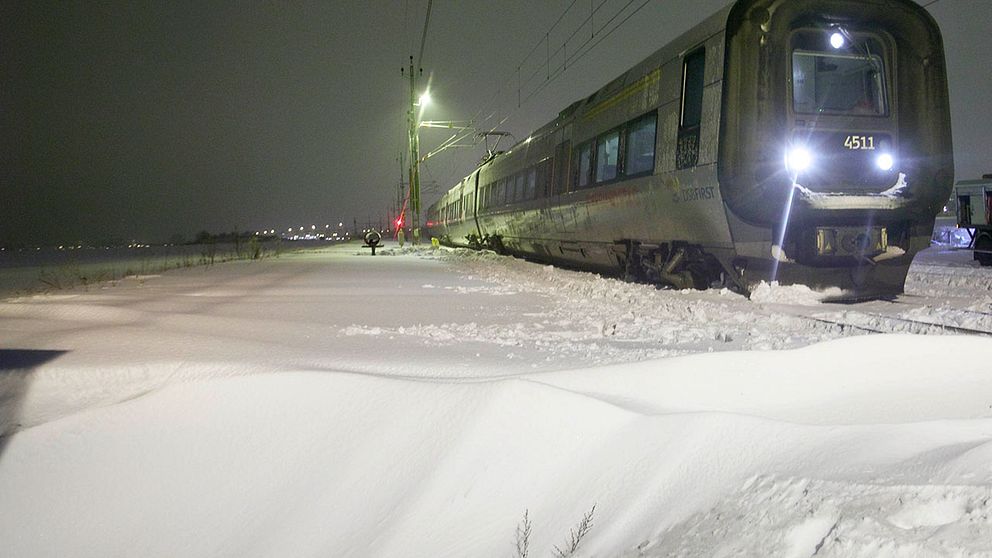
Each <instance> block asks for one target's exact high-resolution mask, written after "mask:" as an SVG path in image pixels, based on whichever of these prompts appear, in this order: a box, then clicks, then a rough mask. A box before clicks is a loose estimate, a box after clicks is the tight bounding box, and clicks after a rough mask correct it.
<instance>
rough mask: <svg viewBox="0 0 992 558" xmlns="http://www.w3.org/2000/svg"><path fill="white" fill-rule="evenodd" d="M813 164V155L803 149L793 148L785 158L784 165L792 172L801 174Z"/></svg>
mask: <svg viewBox="0 0 992 558" xmlns="http://www.w3.org/2000/svg"><path fill="white" fill-rule="evenodd" d="M812 164H813V155H811V154H810V152H809V150H808V149H806V148H805V147H794V148H792V149H791V150H789V153H788V155H786V156H785V165H786V166H787V167H788V168H789V170H790V171H792V172H802V171H804V170H806V169H808V168H809V167H810V165H812Z"/></svg>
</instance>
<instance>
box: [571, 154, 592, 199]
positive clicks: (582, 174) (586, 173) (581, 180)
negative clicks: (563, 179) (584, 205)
mask: <svg viewBox="0 0 992 558" xmlns="http://www.w3.org/2000/svg"><path fill="white" fill-rule="evenodd" d="M578 159H579V167H578V173H579V176H578V180H576V181H575V183H576V189H581V188H588V187H589V183H590V178H591V177H592V172H591V171H592V144H591V143H587V144H585V145H583V146H581V147H579V156H578Z"/></svg>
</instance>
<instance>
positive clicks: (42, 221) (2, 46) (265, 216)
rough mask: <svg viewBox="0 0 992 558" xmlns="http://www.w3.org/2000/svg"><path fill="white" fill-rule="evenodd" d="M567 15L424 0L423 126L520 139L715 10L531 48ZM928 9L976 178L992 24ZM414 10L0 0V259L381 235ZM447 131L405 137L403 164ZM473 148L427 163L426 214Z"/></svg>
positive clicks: (698, 6)
mask: <svg viewBox="0 0 992 558" xmlns="http://www.w3.org/2000/svg"><path fill="white" fill-rule="evenodd" d="M927 2H929V0H926V1H924V2H921V3H924V4H926V3H927ZM571 3H572V2H571V0H547V1H543V2H533V1H518V0H509V1H499V2H492V1H488V0H466V1H459V2H450V1H444V0H438V1H436V2H434V7H433V11H432V15H431V20H430V25H429V28H428V33H427V40H426V49H425V53H424V60H423V68H424V78H423V79H422V81H421V83H422V86H426V84H427V81H428V78H429V79H430V82H431V91H432V95H433V98H434V104H432V105H431V106H430V107H428V108H427V109H426V112H425V114H424V118H425V119H428V120H447V119H457V120H461V119H469V118H476V119H477V120H479V121H480V126H481V127H484V128H491V127H493V126H496V125H497V123H499V122H500V121H501V120H502V119H503V118H504V117H507V120H506V121H505V122H504V123H503V124H502V125H501V126H500V129H502V130H506V131H509V132H511V133H513V134H514V136H515V137H516V138H517V139H524V138H526V137H527V134H528V132H530V131H531V130H533V129H534V128H536V127H538V126H540V125H541V124H543V123H545V122H547V121H548V120H550V119H551V118H553V116H554V115H555V114H557V112H558V111H559V110H560V109H562V108H564V107H565V106H566V105H568V104H569V103H571V102H572V101H575V100H577V99H580V98H582V97H584V96H586V95H588V94H589V93H591V92H592V91H593V90H595V89H597V88H598V87H600V86H602V85H604V84H605V83H606V82H607V81H609V80H610V79H612V78H613V77H616V76H617V75H618V74H620V73H621V72H623V71H624V70H626V69H627V68H628V67H630V66H631V65H633V64H634V63H636V62H638V61H640V60H641V59H643V58H644V57H646V56H647V55H648V54H650V53H651V52H653V51H655V50H657V49H658V48H659V47H660V46H662V45H663V44H664V43H665V42H666V41H668V40H670V39H671V38H674V37H675V36H677V35H678V34H680V33H681V32H683V31H685V30H686V29H688V28H689V27H690V26H692V25H694V24H695V23H697V22H699V21H701V20H702V19H703V18H705V17H706V16H708V15H710V14H711V13H712V12H714V11H716V10H717V9H719V8H720V7H722V6H723V5H724V4H725V0H694V1H693V2H685V1H683V0H651V1H650V2H649V3H648V4H647V5H646V6H645V7H644V8H643V9H641V10H640V11H639V12H637V13H636V15H635V16H634V17H631V18H630V19H629V20H628V21H626V23H624V24H623V25H622V26H620V27H619V28H618V30H617V31H615V32H613V33H612V34H609V35H607V31H608V30H609V29H611V28H612V27H613V26H614V25H616V24H617V23H618V22H619V21H620V20H622V19H624V17H626V15H628V14H630V13H631V12H632V11H633V10H634V8H636V7H638V6H639V5H641V3H642V2H641V1H639V0H638V1H635V2H633V3H631V6H630V7H629V8H627V9H626V11H624V12H621V15H620V16H619V17H618V18H617V19H615V20H614V21H613V22H608V20H609V19H610V17H612V16H613V14H615V13H617V12H618V11H619V10H621V8H622V7H623V6H624V5H626V4H628V2H627V0H608V1H607V2H605V4H604V5H603V6H602V7H601V8H600V9H599V11H597V12H596V14H595V15H594V17H593V28H590V27H589V26H588V24H586V26H585V28H582V29H579V27H580V23H581V21H582V20H583V19H585V18H586V17H587V16H588V14H589V9H590V8H589V3H588V2H577V3H576V7H575V8H573V10H572V11H571V12H569V13H568V15H567V16H566V17H565V18H564V19H563V20H562V21H560V22H559V23H558V26H557V28H555V29H554V30H553V31H552V32H551V33H550V34H549V35H548V39H549V41H548V42H549V43H550V49H549V48H548V44H547V43H545V42H544V41H545V36H546V33H548V30H549V28H551V27H552V25H553V24H554V23H555V21H556V20H557V19H558V18H559V15H560V14H561V13H562V12H563V11H564V9H565V7H566V6H568V5H569V4H571ZM598 3H599V1H598V0H597V2H596V4H598ZM928 9H929V10H930V11H931V13H932V14H933V15H934V16H935V18H936V19H937V21H938V23H940V24H941V27H942V30H943V33H944V40H945V48H946V52H947V56H948V65H949V74H950V85H951V102H952V112H953V114H952V117H953V123H952V124H953V129H954V142H955V145H954V147H955V159H956V166H957V169H956V170H957V178H958V179H965V178H977V177H979V176H980V175H981V174H982V173H988V172H992V138H990V135H989V134H990V132H989V131H990V130H992V110H990V108H992V107H990V99H992V72H989V66H990V56H989V36H990V31H992V9H990V6H989V3H988V2H987V1H986V0H938V1H937V2H936V3H934V4H933V5H931V6H930V7H929V8H928ZM426 11H427V0H416V1H414V0H409V1H407V0H394V1H392V2H385V1H361V2H359V1H328V2H312V3H304V2H292V3H278V4H277V3H259V2H248V1H243V2H211V1H207V2H153V1H147V2H144V1H143V2H130V3H123V2H52V1H47V0H33V1H13V0H6V1H4V2H2V3H0V132H2V133H0V208H2V209H0V211H2V213H0V216H2V218H0V245H8V246H9V245H18V244H23V245H37V244H43V245H45V244H63V243H77V242H79V243H84V244H101V243H107V242H127V241H131V240H137V241H141V242H165V241H167V240H169V239H170V238H171V237H174V236H176V235H180V236H183V237H185V238H187V239H189V238H192V237H193V236H194V235H195V234H196V233H197V232H198V231H201V230H207V231H210V232H225V231H233V230H264V229H277V230H281V231H285V230H286V229H287V228H288V227H291V226H292V227H299V226H301V225H306V226H309V225H310V224H327V223H334V224H337V223H338V222H340V221H346V222H348V223H351V222H352V221H353V220H356V219H357V220H358V221H359V223H360V224H363V223H364V222H365V221H368V220H371V221H372V222H379V221H380V220H385V218H386V215H387V212H388V211H389V210H390V209H391V207H392V206H393V205H394V204H395V198H396V189H397V184H398V183H399V180H400V163H399V156H400V153H401V152H403V151H405V149H406V135H405V134H406V132H405V111H406V103H407V101H408V96H409V81H408V80H405V79H404V78H402V77H401V75H400V68H401V67H405V66H407V65H408V64H409V56H410V55H411V54H414V55H416V54H417V50H418V48H419V46H420V40H421V33H422V31H423V25H424V19H425V15H426ZM604 25H605V27H604ZM576 29H579V31H578V32H577V33H576V34H575V35H574V36H572V37H571V39H569V42H568V44H567V46H566V49H565V54H562V53H561V52H560V50H559V49H560V47H561V46H562V44H563V43H564V42H565V40H566V38H567V37H568V36H569V35H571V34H572V32H573V31H575V30H576ZM593 29H595V34H593ZM590 40H591V42H587V41H590ZM600 41H601V42H600ZM595 42H598V45H597V46H596V47H595V48H594V49H592V50H591V51H589V52H588V54H585V55H584V56H582V57H580V58H578V59H575V58H574V53H576V52H581V50H579V49H580V47H581V45H582V44H583V43H585V44H586V46H587V47H588V46H589V44H592V43H595ZM535 47H536V48H535ZM532 50H533V52H532V54H531V55H530V57H529V58H527V59H526V60H525V61H524V59H525V55H527V54H528V53H529V52H531V51H532ZM549 51H550V54H552V55H555V57H554V58H552V59H550V60H549V58H548V54H549ZM555 51H558V52H557V54H556V53H555ZM565 56H568V57H569V58H570V60H569V62H568V68H567V70H565V71H564V72H563V73H561V74H560V75H559V76H558V77H557V78H556V79H554V80H553V81H550V82H549V83H547V84H546V85H545V86H544V87H543V88H542V89H540V91H538V92H537V93H536V94H535V93H534V87H535V86H537V85H540V84H542V83H544V82H545V81H546V78H547V75H548V73H549V72H550V73H555V68H557V67H558V66H560V65H561V61H562V60H563V59H564V57H565ZM521 61H524V64H523V68H522V70H521V82H522V83H523V87H522V90H521V93H520V98H521V99H523V100H524V102H523V103H522V105H521V106H520V107H518V105H517V100H518V86H517V83H518V81H517V71H516V68H517V66H518V64H520V63H521ZM528 75H533V76H535V77H533V78H532V79H531V80H530V81H528V80H527V77H528ZM490 115H493V116H492V117H491V118H489V119H488V120H486V119H485V118H486V117H487V116H490ZM446 137H447V134H446V133H445V132H443V131H437V130H425V131H423V132H422V134H421V142H422V150H423V151H424V152H426V151H428V150H429V149H430V148H431V147H433V146H434V145H436V144H437V143H438V142H440V141H441V140H443V139H445V138H446ZM483 153H484V148H483V147H482V146H478V147H475V148H466V149H456V150H449V151H447V152H445V153H442V154H440V155H438V156H437V157H435V158H433V159H431V160H430V161H429V162H428V163H427V164H426V165H425V167H426V168H424V171H423V181H424V184H425V185H424V208H425V209H426V207H427V205H428V204H429V203H431V202H433V201H434V200H435V199H436V198H437V197H438V196H439V195H440V193H441V191H443V190H444V189H447V188H448V187H449V186H450V185H451V184H452V183H453V182H454V181H455V180H458V179H459V178H461V177H462V176H464V175H465V174H467V173H468V172H469V171H470V170H471V169H472V168H473V167H474V164H475V162H476V161H478V159H479V158H480V157H481V156H482V155H483Z"/></svg>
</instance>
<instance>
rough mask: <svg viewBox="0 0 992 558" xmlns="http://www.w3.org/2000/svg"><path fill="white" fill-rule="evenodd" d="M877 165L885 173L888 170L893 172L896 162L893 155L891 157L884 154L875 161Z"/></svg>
mask: <svg viewBox="0 0 992 558" xmlns="http://www.w3.org/2000/svg"><path fill="white" fill-rule="evenodd" d="M875 164H876V165H878V168H880V169H882V170H883V171H888V170H892V167H894V166H895V164H896V160H895V159H894V158H893V157H892V155H889V154H888V153H882V154H881V155H879V156H878V158H877V159H875Z"/></svg>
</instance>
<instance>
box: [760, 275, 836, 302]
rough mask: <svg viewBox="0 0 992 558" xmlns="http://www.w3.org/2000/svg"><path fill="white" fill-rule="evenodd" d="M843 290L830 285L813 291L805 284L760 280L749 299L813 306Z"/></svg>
mask: <svg viewBox="0 0 992 558" xmlns="http://www.w3.org/2000/svg"><path fill="white" fill-rule="evenodd" d="M843 294H844V291H843V290H841V289H839V288H837V287H831V288H829V289H826V290H824V291H814V290H813V289H811V288H809V287H807V286H806V285H788V286H786V285H779V284H778V281H772V282H771V283H770V284H769V283H766V282H764V281H762V282H761V283H759V284H758V286H756V287H754V288H753V289H751V300H752V301H753V302H762V303H776V304H798V305H801V306H814V305H816V304H820V303H821V302H822V301H823V300H824V299H827V298H832V297H838V296H841V295H843Z"/></svg>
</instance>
